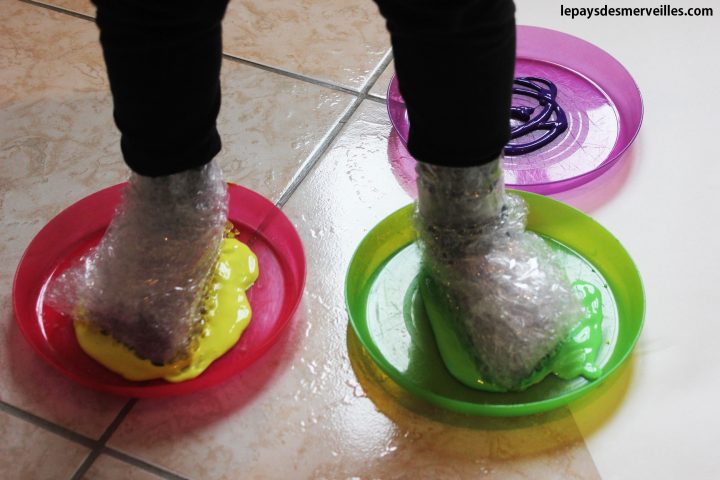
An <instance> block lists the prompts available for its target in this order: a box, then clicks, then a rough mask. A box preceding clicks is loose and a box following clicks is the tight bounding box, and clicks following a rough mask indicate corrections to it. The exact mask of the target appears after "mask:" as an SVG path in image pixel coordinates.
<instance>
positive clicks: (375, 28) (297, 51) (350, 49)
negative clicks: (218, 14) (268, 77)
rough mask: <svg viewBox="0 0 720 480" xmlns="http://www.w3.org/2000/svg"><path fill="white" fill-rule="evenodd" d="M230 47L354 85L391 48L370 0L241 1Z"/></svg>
mask: <svg viewBox="0 0 720 480" xmlns="http://www.w3.org/2000/svg"><path fill="white" fill-rule="evenodd" d="M223 28H224V32H225V33H224V49H225V52H226V53H228V54H231V55H235V56H238V57H241V58H245V59H249V60H253V61H256V62H260V63H263V64H266V65H271V66H274V67H278V68H281V69H283V70H289V71H291V72H296V73H301V74H303V75H307V76H310V77H313V78H318V79H321V80H325V81H329V82H333V83H337V84H340V85H343V86H346V87H349V88H352V89H355V90H360V88H361V87H362V86H363V85H364V84H365V82H366V81H367V79H368V77H369V76H370V74H371V72H372V71H373V70H374V69H375V67H376V66H377V65H378V64H379V63H380V61H381V60H382V58H383V56H384V55H385V53H386V52H387V51H388V50H389V48H390V39H389V36H388V33H387V31H386V30H385V23H384V20H383V19H382V17H381V16H380V13H379V12H378V9H377V7H376V6H375V4H374V3H373V2H372V1H370V0H299V1H298V0H270V1H268V0H263V1H256V0H236V1H233V2H231V3H230V6H229V7H228V12H227V16H226V17H225V24H224V27H223Z"/></svg>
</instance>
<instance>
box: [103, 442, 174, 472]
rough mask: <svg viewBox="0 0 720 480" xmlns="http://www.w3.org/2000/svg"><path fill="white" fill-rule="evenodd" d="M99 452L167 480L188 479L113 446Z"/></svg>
mask: <svg viewBox="0 0 720 480" xmlns="http://www.w3.org/2000/svg"><path fill="white" fill-rule="evenodd" d="M101 453H103V454H105V455H108V456H110V457H113V458H115V459H116V460H119V461H121V462H124V463H128V464H130V465H132V466H134V467H137V468H140V469H142V470H145V471H146V472H150V473H152V474H154V475H157V476H159V477H161V478H164V479H167V480H188V479H187V478H186V477H183V476H180V475H178V474H176V473H173V472H171V471H169V470H165V469H164V468H160V467H158V466H156V465H153V464H152V463H148V462H146V461H144V460H140V459H139V458H136V457H133V456H131V455H128V454H126V453H123V452H121V451H119V450H115V449H114V448H109V447H103V448H102V451H101Z"/></svg>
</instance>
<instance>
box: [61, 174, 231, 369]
mask: <svg viewBox="0 0 720 480" xmlns="http://www.w3.org/2000/svg"><path fill="white" fill-rule="evenodd" d="M226 219H227V191H226V185H225V182H224V181H223V179H222V174H221V172H220V169H219V168H218V167H217V165H215V163H214V162H211V163H210V164H207V165H205V166H204V167H201V168H200V169H195V170H190V171H186V172H182V173H178V174H174V175H169V176H165V177H156V178H151V177H143V176H140V175H137V174H134V173H133V174H132V175H131V176H130V180H129V184H128V186H127V187H126V189H125V191H124V192H123V200H122V203H121V204H120V206H119V207H118V209H117V210H116V212H115V215H114V217H113V219H112V222H111V223H110V226H109V228H108V230H107V232H106V233H105V236H104V237H103V238H102V240H101V242H100V244H99V245H98V246H97V247H96V248H95V249H94V250H93V251H91V252H90V253H89V254H88V255H87V256H85V257H83V258H82V259H80V261H79V263H78V264H77V265H74V266H72V267H71V268H70V269H69V270H67V271H66V272H64V273H63V274H62V275H61V276H60V277H58V279H57V280H56V281H55V282H53V284H52V285H51V287H50V291H49V293H48V297H47V298H48V301H49V303H50V305H52V306H53V307H55V308H56V309H58V310H59V311H61V312H63V313H66V314H69V315H72V316H73V317H74V318H75V320H77V321H84V322H88V323H89V324H91V325H92V326H94V327H95V328H98V329H99V330H101V331H103V332H105V333H109V334H110V335H111V336H113V337H114V338H115V339H116V340H119V341H120V342H122V343H124V344H125V345H126V346H128V347H130V348H131V349H133V350H134V351H135V353H136V354H137V355H138V356H140V357H141V358H145V359H148V360H151V361H152V362H154V363H156V364H165V363H170V362H173V361H176V360H179V359H182V358H185V357H186V356H187V355H188V354H189V353H190V349H191V348H192V337H193V335H195V334H196V333H198V332H199V331H201V328H202V325H201V316H200V312H199V310H200V306H201V300H202V295H203V293H204V288H205V283H206V281H207V280H208V278H209V274H210V272H211V270H212V268H213V266H214V263H215V260H216V257H217V254H218V249H219V247H220V242H221V241H222V238H223V232H224V227H225V222H226Z"/></svg>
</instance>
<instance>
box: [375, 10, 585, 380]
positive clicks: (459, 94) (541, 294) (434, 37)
mask: <svg viewBox="0 0 720 480" xmlns="http://www.w3.org/2000/svg"><path fill="white" fill-rule="evenodd" d="M376 1H377V3H378V5H379V6H380V10H381V12H382V13H383V14H384V15H385V16H386V18H387V24H388V29H389V30H390V33H391V38H392V44H393V49H394V54H395V67H396V71H397V76H398V81H399V84H400V91H401V93H402V95H403V97H404V99H405V102H406V105H407V108H408V115H409V118H410V137H409V141H408V149H409V150H410V153H412V154H413V156H415V158H417V159H418V160H419V162H418V167H417V172H418V211H417V216H416V219H417V227H418V232H419V235H420V243H421V246H422V249H423V261H424V264H425V269H426V271H427V272H428V273H429V274H430V275H431V276H432V277H433V279H434V280H435V282H436V284H438V285H439V286H441V287H443V288H444V290H445V292H446V293H447V295H448V297H449V298H450V300H451V302H452V304H453V306H454V307H455V308H456V309H457V310H458V312H459V314H460V317H461V319H462V321H463V326H464V328H465V330H466V333H467V336H468V337H469V339H470V340H471V342H472V343H473V346H474V347H475V352H476V354H477V356H478V358H479V360H480V362H481V364H482V365H483V366H484V367H485V370H486V374H487V376H488V377H489V378H490V379H491V380H492V381H494V382H495V383H497V384H499V385H501V386H504V387H507V388H512V387H513V386H516V385H517V384H518V382H519V381H520V380H522V379H523V378H525V377H527V376H528V375H529V374H530V373H532V371H533V370H534V369H535V368H536V366H537V365H538V363H539V362H540V361H541V360H542V359H543V358H544V357H545V356H547V355H548V354H549V353H551V352H552V351H553V350H554V349H555V348H556V346H557V345H558V343H559V342H560V341H562V340H563V338H564V337H565V336H566V335H567V333H568V331H569V328H570V327H571V326H572V324H573V323H574V321H576V320H577V319H578V318H579V316H580V315H581V310H580V307H579V303H578V301H577V299H576V298H575V297H574V295H573V293H572V291H571V290H570V288H569V285H568V282H567V279H566V278H565V275H564V272H562V270H561V269H560V268H558V267H557V266H556V265H555V264H554V261H553V259H552V255H551V252H550V251H549V249H548V247H547V246H546V245H545V244H544V243H543V241H542V240H541V239H540V238H539V237H537V236H535V235H533V234H530V233H526V232H525V220H526V214H527V212H526V207H525V205H524V202H523V201H522V200H521V199H520V198H519V197H510V196H507V195H506V194H505V190H504V185H503V176H502V161H501V152H502V149H503V147H504V146H505V144H506V143H507V141H508V140H509V137H510V101H511V97H512V75H513V68H514V63H515V20H514V6H513V3H512V1H511V0H467V1H458V2H447V1H444V0H376Z"/></svg>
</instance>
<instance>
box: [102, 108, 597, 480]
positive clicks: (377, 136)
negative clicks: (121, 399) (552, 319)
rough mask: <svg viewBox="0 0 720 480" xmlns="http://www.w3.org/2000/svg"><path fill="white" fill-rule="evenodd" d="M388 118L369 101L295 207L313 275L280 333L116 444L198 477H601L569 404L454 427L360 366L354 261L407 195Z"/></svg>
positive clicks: (155, 407)
mask: <svg viewBox="0 0 720 480" xmlns="http://www.w3.org/2000/svg"><path fill="white" fill-rule="evenodd" d="M389 129H390V127H389V124H388V120H387V115H386V114H385V109H384V107H383V106H382V105H379V104H377V103H374V102H365V103H364V104H363V105H361V107H360V109H359V110H358V112H357V113H356V114H355V116H354V117H353V118H352V120H351V122H350V123H349V125H348V126H347V127H346V129H345V130H344V131H343V132H342V134H341V135H340V137H339V138H338V139H337V140H336V141H335V142H334V144H333V145H332V146H331V148H330V150H329V151H328V153H327V154H326V155H325V157H324V158H323V159H322V160H321V163H320V164H319V165H318V166H317V167H316V168H315V170H314V171H313V172H312V173H311V174H310V177H309V178H308V179H307V180H306V181H305V182H303V183H302V184H301V186H300V187H299V189H298V191H297V192H296V193H295V194H294V195H293V196H292V197H291V199H290V200H289V202H288V204H287V205H286V207H285V211H286V213H287V214H288V215H289V216H290V218H291V219H292V220H293V221H294V222H295V224H296V226H297V228H298V231H299V232H300V235H301V237H302V239H303V242H304V244H305V248H306V254H307V258H308V285H307V288H306V293H305V298H304V302H303V304H302V305H301V307H300V312H299V314H298V315H297V318H296V319H295V322H294V324H293V328H292V329H291V331H290V332H289V334H288V335H287V336H286V337H285V339H284V340H283V341H282V342H281V344H280V345H278V346H276V347H275V348H274V349H273V350H272V351H271V352H270V353H269V354H268V355H267V356H265V357H263V358H262V359H261V360H260V361H259V362H258V363H257V364H256V365H254V366H253V367H252V368H251V369H250V370H248V371H246V372H244V373H242V374H240V375H239V376H238V377H237V378H235V379H233V380H232V381H230V382H229V383H228V384H227V385H224V386H221V387H218V388H215V389H213V390H210V391H208V392H206V393H203V394H198V395H195V396H192V397H187V398H178V399H170V400H162V401H153V402H150V401H140V402H139V403H138V404H137V405H136V406H135V408H133V410H132V411H131V412H130V414H129V415H128V417H127V419H126V420H125V422H123V424H122V425H121V426H120V428H119V429H118V431H117V432H116V433H115V435H114V436H113V437H112V438H111V439H110V442H109V443H110V445H111V446H112V447H113V448H118V449H121V450H122V451H124V452H127V453H128V454H131V455H134V456H137V457H139V458H142V459H143V460H145V461H148V462H151V463H153V464H157V465H160V466H162V467H164V468H168V469H171V470H173V471H175V472H178V473H180V474H182V475H184V476H188V477H191V478H208V479H233V478H238V477H239V476H242V477H243V478H258V479H261V478H327V479H331V478H333V479H334V478H347V477H351V476H357V477H361V478H379V477H380V478H396V479H399V478H408V479H410V478H477V477H478V476H479V475H483V474H485V473H487V474H488V475H490V474H492V473H493V472H496V473H495V476H494V477H490V478H524V476H531V477H533V478H536V477H535V475H534V474H535V472H540V474H541V475H542V476H543V478H561V477H562V476H563V475H566V476H565V477H564V478H597V474H596V472H595V470H594V467H593V464H592V461H591V460H590V459H589V457H588V455H587V452H586V450H585V448H584V445H583V444H582V440H581V438H580V436H579V433H578V432H577V429H576V428H575V425H574V423H573V422H572V419H571V418H570V417H569V416H568V414H567V411H566V410H562V411H560V412H558V413H557V414H556V415H555V416H554V417H552V418H550V419H547V420H545V422H544V423H542V422H537V423H538V425H533V424H530V425H528V424H526V423H518V424H517V427H518V428H517V429H513V426H514V424H513V423H512V421H508V422H506V423H505V424H504V425H505V428H504V429H497V430H493V429H492V428H483V426H482V421H480V420H477V419H473V420H472V421H468V422H467V425H456V424H452V423H450V422H447V421H442V420H438V419H434V418H432V417H428V416H425V415H420V414H416V413H413V412H412V411H410V410H408V409H406V408H405V407H402V406H400V405H399V404H398V403H397V402H395V401H394V400H392V399H388V398H381V396H380V395H378V394H376V392H373V391H371V390H372V389H374V388H375V387H374V386H373V385H372V384H370V385H368V384H367V382H364V380H363V379H362V378H358V376H357V375H356V373H355V372H354V371H353V367H352V366H351V364H350V361H349V358H348V350H347V321H348V319H347V314H346V312H345V307H344V301H343V294H342V291H343V282H344V275H345V270H346V268H347V265H348V262H349V259H350V256H351V255H352V253H353V251H354V250H355V247H356V245H357V243H358V242H359V241H360V239H361V238H362V237H363V235H364V234H365V233H367V231H368V230H369V229H370V228H371V227H372V226H373V225H374V224H375V223H377V222H378V221H379V220H381V219H382V218H383V217H385V216H386V215H387V214H389V213H390V212H392V211H393V210H395V209H397V208H398V207H400V206H402V205H404V204H406V203H408V202H409V201H410V198H409V197H408V196H407V195H406V194H405V193H404V191H403V190H402V188H400V187H399V186H398V184H397V182H396V181H395V179H394V177H393V176H392V174H391V173H390V170H389V167H388V160H387V153H386V151H387V135H388V132H389ZM508 425H509V426H508ZM526 438H529V440H528V439H526ZM533 440H534V441H533ZM527 445H530V446H531V447H532V448H530V447H526V446H527ZM518 447H523V448H524V450H523V449H522V448H520V449H518Z"/></svg>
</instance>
